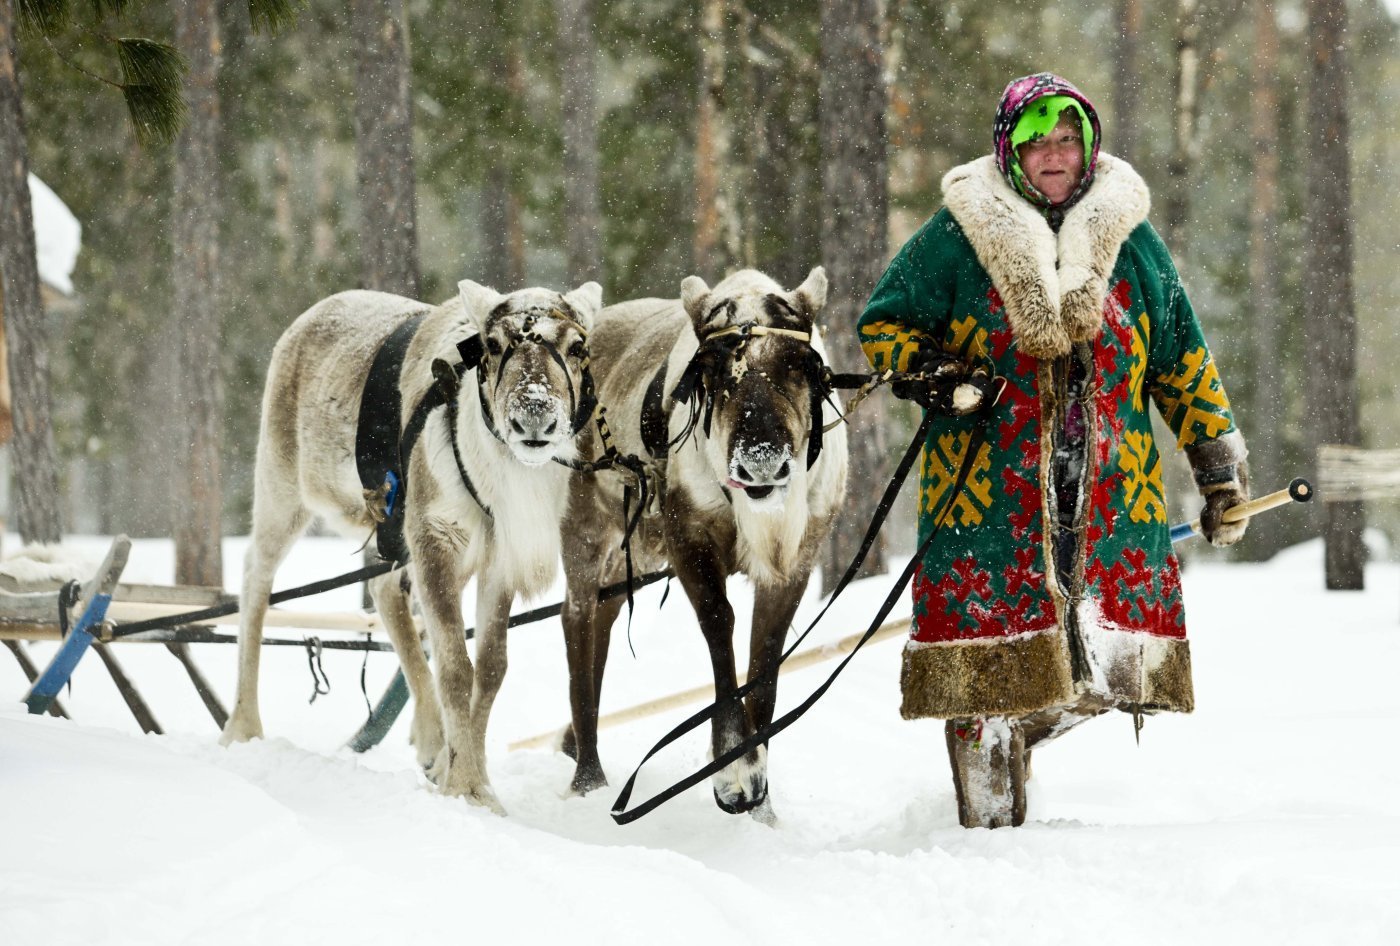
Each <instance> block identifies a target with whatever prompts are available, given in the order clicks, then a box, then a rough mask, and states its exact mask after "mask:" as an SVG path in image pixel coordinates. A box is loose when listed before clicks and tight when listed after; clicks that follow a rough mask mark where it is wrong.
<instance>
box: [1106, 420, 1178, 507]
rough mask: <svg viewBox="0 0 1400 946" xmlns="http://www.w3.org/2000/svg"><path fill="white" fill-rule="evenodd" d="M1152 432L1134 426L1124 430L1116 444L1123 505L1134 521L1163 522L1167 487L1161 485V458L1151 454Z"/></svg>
mask: <svg viewBox="0 0 1400 946" xmlns="http://www.w3.org/2000/svg"><path fill="white" fill-rule="evenodd" d="M1153 452H1154V451H1153V449H1152V434H1151V433H1150V432H1147V431H1144V432H1141V433H1139V432H1138V431H1135V430H1130V431H1127V432H1126V433H1124V434H1123V443H1122V444H1121V445H1119V448H1118V469H1120V470H1122V471H1123V473H1124V474H1126V475H1125V477H1124V482H1123V508H1124V509H1126V510H1127V512H1128V518H1129V519H1131V520H1132V521H1133V522H1166V521H1167V501H1166V490H1165V489H1164V488H1163V486H1162V458H1161V456H1155V457H1154V456H1153Z"/></svg>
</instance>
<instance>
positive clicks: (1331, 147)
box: [1303, 0, 1366, 589]
mask: <svg viewBox="0 0 1400 946" xmlns="http://www.w3.org/2000/svg"><path fill="white" fill-rule="evenodd" d="M1307 11H1308V58H1309V61H1310V64H1311V71H1310V76H1309V82H1310V84H1309V89H1308V122H1307V131H1308V133H1307V135H1306V136H1305V137H1306V139H1307V141H1308V142H1309V144H1310V148H1309V154H1308V195H1307V213H1306V232H1307V236H1306V242H1307V245H1308V259H1307V278H1306V279H1305V280H1304V282H1303V285H1304V293H1305V296H1304V299H1305V306H1306V311H1308V312H1309V313H1315V314H1316V316H1317V318H1316V319H1314V320H1313V321H1312V326H1313V331H1314V333H1315V334H1312V337H1311V338H1310V340H1309V346H1308V349H1309V353H1310V359H1311V364H1310V365H1309V370H1308V379H1309V391H1308V406H1309V409H1310V410H1311V413H1312V427H1313V436H1314V441H1315V443H1316V444H1319V445H1320V444H1327V443H1335V444H1348V445H1353V446H1360V445H1361V423H1360V420H1361V419H1360V395H1359V392H1358V390H1357V383H1356V305H1355V299H1354V296H1353V291H1352V224H1351V219H1352V218H1351V214H1352V211H1351V145H1350V128H1349V120H1348V114H1347V80H1348V74H1347V61H1346V42H1347V39H1346V5H1345V4H1343V3H1340V2H1337V0H1308V5H1307ZM1326 510H1327V512H1326V517H1327V518H1326V524H1325V526H1324V535H1325V537H1326V543H1327V587H1328V588H1332V589H1360V588H1362V587H1363V586H1364V584H1365V571H1364V569H1365V563H1366V549H1365V546H1364V545H1363V544H1362V541H1361V533H1362V530H1363V529H1364V528H1365V525H1366V521H1365V512H1364V509H1363V507H1362V505H1361V503H1360V502H1344V503H1328V504H1327V505H1326Z"/></svg>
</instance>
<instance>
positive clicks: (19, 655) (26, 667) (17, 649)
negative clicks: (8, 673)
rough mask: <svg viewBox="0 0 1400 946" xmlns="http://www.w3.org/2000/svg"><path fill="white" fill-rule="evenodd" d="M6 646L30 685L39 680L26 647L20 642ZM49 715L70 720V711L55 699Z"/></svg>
mask: <svg viewBox="0 0 1400 946" xmlns="http://www.w3.org/2000/svg"><path fill="white" fill-rule="evenodd" d="M5 646H6V647H8V648H10V653H12V654H14V655H15V660H17V661H19V668H20V669H21V670H23V671H24V675H25V677H26V678H28V680H29V682H30V683H33V682H34V681H35V680H37V679H39V668H38V667H36V666H34V661H32V660H30V659H29V655H28V654H26V653H25V652H24V645H23V644H21V643H20V642H19V641H8V640H7V641H5ZM49 715H50V716H57V717H59V718H60V719H70V718H71V717H70V716H69V715H68V711H67V710H66V709H64V708H63V704H62V703H60V702H59V701H58V700H57V699H55V700H54V701H53V702H52V703H50V704H49Z"/></svg>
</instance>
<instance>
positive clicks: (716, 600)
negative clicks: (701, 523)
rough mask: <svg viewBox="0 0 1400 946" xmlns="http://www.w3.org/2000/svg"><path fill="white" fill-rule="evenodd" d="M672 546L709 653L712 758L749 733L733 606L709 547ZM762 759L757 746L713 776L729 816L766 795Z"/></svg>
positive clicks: (717, 798)
mask: <svg viewBox="0 0 1400 946" xmlns="http://www.w3.org/2000/svg"><path fill="white" fill-rule="evenodd" d="M668 538H670V535H669V534H668ZM673 548H676V549H677V551H675V552H674V553H673V554H672V556H671V561H672V562H673V563H674V565H675V568H676V576H677V577H678V578H679V579H680V582H681V587H682V588H684V589H685V593H686V596H687V597H688V598H690V604H691V606H692V607H693V608H694V609H695V616H696V618H697V619H698V620H699V623H700V632H701V633H702V634H704V635H705V643H706V644H707V645H708V646H709V649H710V666H711V669H712V670H713V671H714V675H715V704H716V706H715V716H714V721H713V728H712V730H711V737H710V748H711V750H712V752H713V753H714V756H715V757H716V758H718V757H719V756H721V755H723V754H724V753H726V752H728V751H729V750H730V749H732V748H733V747H734V746H736V745H738V744H739V743H740V742H742V741H743V740H744V738H745V737H747V736H748V735H749V734H750V733H751V732H752V731H753V730H752V729H751V728H750V725H749V720H748V717H747V715H746V714H745V711H744V707H743V705H742V704H741V703H740V701H739V700H738V699H737V698H736V696H735V694H736V692H737V691H738V689H739V684H738V679H737V675H736V674H735V671H734V608H733V607H732V606H731V605H730V604H729V598H728V596H727V595H726V594H725V590H724V580H725V577H726V572H725V570H724V569H723V568H722V567H721V565H720V563H719V561H718V558H717V557H716V555H715V553H714V551H713V548H714V546H713V545H712V544H707V545H700V544H698V543H697V544H690V543H686V544H684V545H679V546H673ZM763 756H764V752H763V750H762V749H761V748H760V749H758V750H755V751H754V752H751V753H749V754H748V755H746V756H745V757H744V758H742V759H739V760H737V761H735V762H733V763H732V764H730V765H729V766H727V767H726V768H724V769H722V770H720V771H719V772H717V773H715V775H714V778H713V779H712V783H713V786H714V792H715V804H717V805H719V807H720V808H721V809H722V810H724V811H726V812H728V813H730V814H741V813H743V812H745V811H748V810H750V809H752V808H753V807H754V806H755V805H757V804H759V803H760V802H761V801H762V800H763V798H764V796H765V795H767V793H768V782H767V777H766V774H765V772H764V770H763V763H762V759H763Z"/></svg>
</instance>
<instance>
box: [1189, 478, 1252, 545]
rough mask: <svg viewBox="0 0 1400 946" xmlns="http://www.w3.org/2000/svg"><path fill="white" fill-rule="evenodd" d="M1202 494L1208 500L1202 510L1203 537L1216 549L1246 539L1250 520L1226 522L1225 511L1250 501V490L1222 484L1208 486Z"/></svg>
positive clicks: (1239, 486) (1239, 485)
mask: <svg viewBox="0 0 1400 946" xmlns="http://www.w3.org/2000/svg"><path fill="white" fill-rule="evenodd" d="M1201 492H1202V495H1204V496H1205V498H1206V504H1205V508H1203V509H1202V510H1201V535H1203V536H1205V538H1206V541H1207V542H1209V543H1210V544H1211V545H1213V546H1215V547H1216V548H1220V549H1223V548H1224V547H1225V546H1227V545H1234V544H1235V543H1236V542H1238V541H1239V540H1240V539H1241V538H1243V537H1244V531H1245V529H1247V528H1248V527H1249V520H1248V519H1241V520H1240V521H1239V522H1225V521H1224V520H1223V517H1224V515H1225V510H1227V509H1232V508H1234V507H1235V506H1238V505H1240V504H1241V503H1245V502H1248V501H1249V489H1248V488H1247V487H1244V486H1242V485H1241V484H1239V483H1222V484H1220V485H1219V486H1207V487H1206V488H1205V489H1204V490H1202V491H1201Z"/></svg>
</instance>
